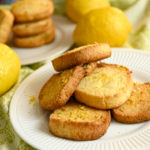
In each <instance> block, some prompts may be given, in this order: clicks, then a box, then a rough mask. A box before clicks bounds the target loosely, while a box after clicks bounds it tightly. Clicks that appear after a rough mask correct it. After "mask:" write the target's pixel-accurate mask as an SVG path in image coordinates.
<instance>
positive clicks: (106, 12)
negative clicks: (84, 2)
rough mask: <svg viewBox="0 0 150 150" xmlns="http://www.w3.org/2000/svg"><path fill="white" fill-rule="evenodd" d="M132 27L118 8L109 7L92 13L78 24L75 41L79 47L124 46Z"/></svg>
mask: <svg viewBox="0 0 150 150" xmlns="http://www.w3.org/2000/svg"><path fill="white" fill-rule="evenodd" d="M131 29H132V26H131V24H130V22H129V21H128V19H127V17H126V16H125V14H124V13H123V12H122V11H121V10H120V9H118V8H115V7H107V8H101V9H96V10H92V11H90V12H89V13H88V14H87V15H85V16H84V17H83V19H82V20H81V21H80V22H79V23H78V24H77V26H76V28H75V31H74V35H73V36H74V41H75V43H76V44H77V45H85V44H92V43H109V44H110V46H112V47H119V46H122V45H123V44H124V43H125V41H126V40H127V38H128V35H129V33H130V32H131Z"/></svg>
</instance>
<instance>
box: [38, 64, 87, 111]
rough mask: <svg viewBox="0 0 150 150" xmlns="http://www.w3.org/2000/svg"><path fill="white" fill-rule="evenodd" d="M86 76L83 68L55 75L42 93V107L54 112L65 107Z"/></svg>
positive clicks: (77, 67) (40, 98) (79, 67)
mask: <svg viewBox="0 0 150 150" xmlns="http://www.w3.org/2000/svg"><path fill="white" fill-rule="evenodd" d="M84 75H85V71H84V69H83V67H81V66H76V67H75V68H73V69H69V70H65V71H64V72H62V73H57V74H54V75H53V76H52V77H51V78H50V79H49V80H48V81H47V82H46V84H45V85H44V86H43V88H42V89H41V91H40V94H39V101H40V105H41V107H42V108H44V109H47V110H54V109H56V108H59V107H61V106H63V105H65V104H66V102H67V101H68V100H69V98H70V97H71V96H72V94H73V92H74V91H75V90H76V88H77V86H78V84H79V83H80V81H81V79H82V78H83V77H84Z"/></svg>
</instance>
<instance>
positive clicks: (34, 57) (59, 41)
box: [10, 15, 75, 65]
mask: <svg viewBox="0 0 150 150" xmlns="http://www.w3.org/2000/svg"><path fill="white" fill-rule="evenodd" d="M52 19H53V21H54V24H55V27H56V36H55V40H54V41H53V42H52V43H49V44H47V45H44V46H41V47H37V48H16V47H13V46H12V45H10V46H11V47H12V49H13V50H15V52H16V53H17V54H18V55H19V57H20V59H21V64H22V65H27V64H32V63H35V62H40V61H44V60H48V59H52V58H53V57H54V56H56V55H59V54H61V53H63V52H64V51H66V50H67V49H68V48H69V47H70V46H71V45H72V44H73V39H72V33H73V30H74V28H75V24H73V23H72V22H70V21H69V20H68V19H67V18H65V17H63V16H56V15H55V16H53V17H52Z"/></svg>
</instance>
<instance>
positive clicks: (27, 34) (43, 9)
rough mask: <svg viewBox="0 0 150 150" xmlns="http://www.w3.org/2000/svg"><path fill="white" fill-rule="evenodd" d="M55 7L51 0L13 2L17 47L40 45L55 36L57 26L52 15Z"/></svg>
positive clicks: (15, 42) (14, 39) (14, 31)
mask: <svg viewBox="0 0 150 150" xmlns="http://www.w3.org/2000/svg"><path fill="white" fill-rule="evenodd" d="M53 11H54V7H53V3H52V1H51V0H21V1H17V2H15V3H13V5H12V13H13V14H14V16H15V22H16V24H15V25H14V27H13V33H14V36H13V43H14V44H15V46H17V47H27V48H28V47H38V46H42V45H44V44H47V43H50V42H52V41H53V39H54V38H55V27H54V24H53V21H52V19H51V18H50V16H51V15H52V14H53Z"/></svg>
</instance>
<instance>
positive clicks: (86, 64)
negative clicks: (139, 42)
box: [39, 44, 150, 140]
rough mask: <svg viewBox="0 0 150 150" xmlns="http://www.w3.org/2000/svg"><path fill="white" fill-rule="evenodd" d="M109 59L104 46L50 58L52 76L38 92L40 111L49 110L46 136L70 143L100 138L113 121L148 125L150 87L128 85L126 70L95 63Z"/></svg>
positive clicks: (137, 84) (91, 46)
mask: <svg viewBox="0 0 150 150" xmlns="http://www.w3.org/2000/svg"><path fill="white" fill-rule="evenodd" d="M110 56H111V50H110V47H109V45H108V44H93V45H86V46H83V47H79V48H76V49H74V50H71V51H68V52H67V53H65V54H63V55H61V56H59V57H58V58H55V59H54V60H53V61H52V64H53V67H54V69H55V70H56V71H59V73H56V74H54V75H53V76H52V77H50V79H49V80H48V81H47V82H46V84H45V85H44V86H43V87H42V89H41V91H40V94H39V102H40V106H41V107H42V108H44V109H46V110H51V111H54V112H53V113H52V114H51V115H50V118H49V129H50V132H51V133H53V134H54V135H56V136H59V137H63V138H68V139H73V140H93V139H97V138H99V137H101V136H103V135H104V134H105V133H106V131H107V129H108V127H109V125H110V122H111V113H110V112H111V111H112V114H113V117H114V118H115V119H116V120H117V121H119V122H123V123H137V122H143V121H146V120H150V103H149V100H150V83H134V82H133V80H132V76H131V71H129V69H128V68H126V67H124V66H120V65H117V64H106V63H102V62H99V60H102V59H104V58H107V57H110Z"/></svg>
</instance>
